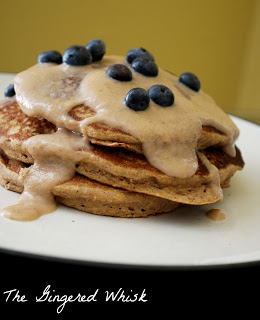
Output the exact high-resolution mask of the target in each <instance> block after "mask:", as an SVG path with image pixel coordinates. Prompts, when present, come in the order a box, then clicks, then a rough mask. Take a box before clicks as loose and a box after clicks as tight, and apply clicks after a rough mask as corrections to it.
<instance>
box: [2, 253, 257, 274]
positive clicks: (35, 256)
mask: <svg viewBox="0 0 260 320" xmlns="http://www.w3.org/2000/svg"><path fill="white" fill-rule="evenodd" d="M2 253H3V254H6V255H9V256H16V257H19V258H26V259H34V260H40V261H47V262H51V263H61V264H71V265H73V266H86V267H92V268H93V267H94V268H95V267H98V268H103V269H105V268H106V269H120V270H127V269H129V270H133V271H137V270H139V271H141V270H143V271H210V270H224V269H236V268H248V267H260V260H255V261H244V262H233V263H219V264H218V263H216V264H208V265H191V264H190V265H149V264H130V263H113V262H100V261H90V260H80V259H73V258H64V257H58V256H56V257H55V256H48V255H41V254H38V253H29V252H23V251H18V250H12V249H5V248H2V247H0V254H2Z"/></svg>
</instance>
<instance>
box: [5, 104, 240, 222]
mask: <svg viewBox="0 0 260 320" xmlns="http://www.w3.org/2000/svg"><path fill="white" fill-rule="evenodd" d="M94 115H95V111H93V110H92V109H90V108H89V107H88V106H86V105H77V106H74V107H73V108H72V109H71V110H70V112H69V116H70V117H71V118H72V119H74V120H76V121H78V122H80V121H84V119H86V118H90V117H93V116H94ZM56 130H57V128H56V126H55V125H54V124H52V123H51V122H49V121H47V120H46V119H44V118H42V117H40V116H28V115H26V114H25V113H23V111H22V110H21V109H20V107H19V105H18V103H17V101H16V100H15V99H9V100H5V101H4V102H2V105H1V107H0V183H1V185H2V186H4V187H5V188H6V189H9V190H13V191H15V192H19V193H21V192H23V188H24V185H23V183H24V179H23V177H24V176H25V175H26V172H27V171H28V169H29V168H30V166H31V165H33V163H34V159H33V157H32V155H31V154H30V153H29V151H28V150H27V148H26V144H25V143H24V142H25V141H26V140H28V139H29V138H30V137H32V136H35V135H42V134H49V133H53V132H55V131H56ZM86 134H87V136H88V138H89V141H90V143H91V148H90V149H88V150H81V152H83V153H84V159H83V160H81V161H80V162H79V163H77V164H76V168H75V170H76V174H75V176H74V177H73V178H72V179H71V180H69V181H67V182H65V183H62V184H59V185H57V186H55V187H54V188H53V190H52V193H53V195H54V196H55V199H56V200H57V201H58V202H60V203H62V204H64V205H66V206H69V207H73V208H76V209H78V210H81V211H85V212H90V213H94V214H100V215H109V216H119V217H146V216H148V215H151V214H156V213H163V212H169V211H172V210H173V209H175V208H177V207H179V206H181V205H183V204H190V205H204V204H210V203H216V202H219V201H221V200H222V199H221V194H220V193H219V192H217V191H216V189H215V187H214V184H213V183H212V179H213V177H212V174H211V172H210V170H209V168H208V167H207V166H205V162H203V161H201V160H200V159H201V158H202V157H206V158H207V159H208V160H209V162H210V163H211V164H212V165H214V166H215V167H216V168H217V169H218V173H219V178H220V186H221V188H225V187H228V186H229V182H230V178H231V177H232V176H233V174H234V173H235V172H236V171H237V170H241V169H242V168H243V165H244V163H243V159H242V157H241V154H240V151H239V150H238V148H236V155H235V157H231V156H229V155H228V154H227V153H225V152H224V151H223V150H222V148H221V146H224V145H225V144H226V143H227V139H228V137H227V136H226V135H225V133H223V132H221V131H220V130H218V129H216V128H214V127H213V126H207V125H203V127H202V134H201V137H200V139H199V140H198V146H197V152H198V153H199V154H200V157H198V169H197V171H196V173H195V175H193V176H192V177H189V178H178V177H172V176H167V175H166V174H165V173H163V172H161V171H160V170H158V169H156V168H154V167H153V166H152V165H151V164H150V163H149V162H148V161H147V159H146V157H145V156H144V153H143V150H142V143H141V142H140V141H139V140H138V139H137V138H135V137H134V136H132V135H131V134H129V133H126V132H123V131H122V130H119V129H116V128H112V127H110V126H108V125H106V124H103V123H90V124H89V125H88V126H87V130H86Z"/></svg>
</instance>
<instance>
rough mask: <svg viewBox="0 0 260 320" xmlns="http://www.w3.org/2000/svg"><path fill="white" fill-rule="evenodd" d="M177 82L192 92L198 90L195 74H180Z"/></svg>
mask: <svg viewBox="0 0 260 320" xmlns="http://www.w3.org/2000/svg"><path fill="white" fill-rule="evenodd" d="M179 81H180V82H182V83H183V84H185V86H187V87H189V88H190V89H192V90H194V91H199V90H200V81H199V79H198V78H197V76H195V74H193V73H191V72H185V73H183V74H181V75H180V78H179Z"/></svg>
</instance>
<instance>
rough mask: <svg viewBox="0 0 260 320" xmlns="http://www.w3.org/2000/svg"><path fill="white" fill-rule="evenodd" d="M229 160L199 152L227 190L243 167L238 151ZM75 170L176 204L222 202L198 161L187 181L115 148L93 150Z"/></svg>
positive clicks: (220, 154)
mask: <svg viewBox="0 0 260 320" xmlns="http://www.w3.org/2000/svg"><path fill="white" fill-rule="evenodd" d="M236 150H237V153H236V157H234V158H233V157H230V156H228V155H227V154H226V153H224V152H223V151H221V150H220V149H217V148H209V149H206V150H204V151H201V153H202V154H204V155H205V156H206V157H207V159H208V160H209V162H210V163H211V164H212V165H214V166H215V167H216V168H217V169H218V171H219V175H220V185H221V186H222V187H226V186H228V185H229V180H230V178H231V177H232V176H233V174H234V173H235V172H236V171H237V170H241V169H242V168H243V166H244V162H243V159H242V157H241V153H240V151H239V149H237V148H236ZM86 155H87V157H86V158H85V159H84V160H83V161H81V162H80V163H79V164H78V165H77V166H76V167H77V168H76V171H77V172H78V173H80V174H82V175H84V176H86V177H88V178H90V179H93V180H96V181H99V182H101V183H105V184H109V185H112V186H114V187H120V188H124V189H126V190H130V191H135V192H141V193H145V194H150V195H153V196H157V197H162V198H165V199H169V200H172V201H175V202H180V203H185V204H193V205H202V204H208V203H214V202H218V201H220V200H221V198H220V197H221V195H220V194H219V193H218V190H216V188H215V187H214V185H213V184H212V182H213V180H214V177H213V176H212V173H210V172H209V170H208V168H207V167H206V166H205V165H204V164H203V162H202V161H201V160H200V159H199V168H198V170H197V172H196V174H195V175H194V176H192V177H191V178H188V179H181V178H176V177H169V176H167V175H165V174H164V173H162V172H161V171H159V170H157V169H156V168H154V167H152V166H151V165H150V164H149V163H148V161H147V160H146V159H145V157H144V156H142V155H137V154H135V153H133V152H127V151H125V150H119V149H115V148H113V149H112V148H106V147H94V148H93V149H92V150H91V151H89V152H88V153H87V154H86Z"/></svg>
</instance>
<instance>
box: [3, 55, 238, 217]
mask: <svg viewBox="0 0 260 320" xmlns="http://www.w3.org/2000/svg"><path fill="white" fill-rule="evenodd" d="M114 63H122V64H125V65H128V64H127V63H126V62H125V59H124V58H122V57H117V56H107V57H104V58H103V60H102V61H101V62H95V63H92V64H91V65H88V66H81V67H75V66H68V65H66V64H61V65H56V64H52V63H44V64H37V65H35V66H33V67H31V68H29V69H28V70H26V71H24V72H21V73H19V74H18V75H17V76H16V77H15V92H16V99H17V102H18V103H19V105H20V107H21V109H22V110H23V112H24V113H25V114H27V115H29V116H42V117H43V118H45V119H47V120H48V121H50V122H52V123H53V124H55V125H56V126H57V127H58V128H59V130H58V131H57V132H56V133H55V134H52V135H39V136H35V137H32V138H30V139H29V140H27V141H26V142H25V143H26V144H27V147H28V149H29V152H30V153H31V154H32V156H33V158H34V160H35V163H34V165H33V166H32V167H31V168H30V170H29V172H28V174H27V176H26V178H25V181H24V184H25V191H24V193H23V194H22V195H21V196H20V198H19V203H18V205H16V206H11V207H9V208H7V209H5V211H4V215H5V216H7V217H9V218H11V219H21V220H32V219H35V218H37V217H38V216H40V215H41V214H45V213H49V212H51V211H54V210H55V208H56V204H55V201H54V199H53V196H52V195H51V189H52V188H53V187H54V186H55V185H57V184H59V183H62V182H64V181H67V180H69V179H71V178H72V176H73V175H74V173H75V164H76V163H77V162H79V161H80V160H81V159H82V158H81V154H80V151H77V149H82V148H85V149H88V148H89V144H88V140H87V138H84V136H86V129H87V126H88V125H89V124H91V123H104V124H106V125H108V126H111V127H113V128H117V129H120V130H122V131H124V132H127V133H130V134H131V135H133V136H134V137H136V138H138V139H139V140H140V141H141V143H142V148H143V151H144V154H145V156H146V158H147V160H148V161H149V162H150V164H151V165H153V166H154V167H156V168H157V169H159V170H161V171H162V172H164V173H165V174H167V175H169V176H174V177H179V178H189V177H191V176H192V175H194V174H195V172H196V170H197V168H198V160H197V150H196V148H197V142H198V139H199V138H200V136H201V133H202V125H211V126H213V127H215V128H216V129H218V130H220V131H222V132H224V133H225V134H226V135H227V136H228V137H229V142H228V144H227V145H226V146H224V149H225V151H226V152H227V153H228V154H230V155H231V156H234V155H235V149H234V142H235V140H236V138H237V136H238V133H239V132H238V129H237V127H236V126H235V125H234V123H233V122H232V121H231V119H230V118H229V117H228V116H227V115H226V113H225V112H224V111H222V110H221V109H220V108H219V107H218V106H217V105H216V104H215V102H214V101H213V99H212V98H211V97H209V96H208V95H206V94H205V93H204V92H203V91H202V90H200V91H199V92H195V91H193V90H191V89H189V88H187V87H186V86H185V85H183V84H181V83H180V82H179V81H178V78H177V77H176V76H175V75H173V74H170V73H168V72H166V71H164V70H162V69H159V74H158V76H157V77H145V76H142V75H140V74H138V73H136V72H134V71H133V80H132V81H129V82H120V81H117V80H114V79H111V78H110V77H108V76H107V74H106V70H107V68H108V67H109V66H110V65H112V64H114ZM154 84H163V85H165V86H167V87H169V88H170V89H171V90H172V91H173V93H174V96H175V102H174V104H173V106H170V107H166V108H163V107H160V106H158V105H156V104H155V103H153V102H152V101H150V104H149V108H148V109H147V110H145V111H140V112H136V111H133V110H131V109H129V108H128V107H127V106H126V105H125V103H124V100H125V97H126V95H127V93H128V92H129V91H130V90H131V89H132V88H135V87H141V88H144V89H146V90H148V89H149V88H150V87H151V86H152V85H154ZM80 104H83V105H86V106H89V107H90V108H91V109H92V110H93V111H95V113H96V114H95V116H93V117H91V118H87V119H84V120H83V121H76V120H74V119H72V118H71V117H70V116H69V112H70V111H71V109H72V108H73V107H74V106H76V105H80ZM199 157H200V158H201V160H202V162H203V163H204V164H205V165H206V167H207V168H208V170H209V172H210V174H211V175H212V176H213V179H212V181H213V182H212V183H214V184H215V188H216V189H217V192H219V193H221V192H222V190H221V188H220V185H219V174H218V170H217V169H216V168H215V167H214V166H213V165H211V164H210V162H209V161H208V160H207V159H206V157H203V155H202V154H200V155H199ZM24 209H26V210H25V211H26V212H27V213H28V214H27V216H26V214H25V216H22V215H20V216H19V212H20V211H23V210H24Z"/></svg>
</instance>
